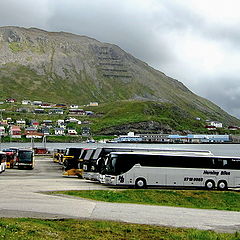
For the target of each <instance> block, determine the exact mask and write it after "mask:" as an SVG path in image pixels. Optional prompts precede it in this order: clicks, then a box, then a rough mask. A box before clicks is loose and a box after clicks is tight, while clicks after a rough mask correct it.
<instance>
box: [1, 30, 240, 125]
mask: <svg viewBox="0 0 240 240" xmlns="http://www.w3.org/2000/svg"><path fill="white" fill-rule="evenodd" d="M0 88H1V89H4V91H3V94H2V97H10V96H12V97H14V96H15V97H17V98H19V99H24V98H29V99H31V100H34V99H36V98H41V99H42V100H44V101H57V102H64V103H78V104H86V103H89V102H90V101H98V102H100V103H101V102H102V103H104V102H113V101H119V100H131V99H132V100H142V101H156V102H160V103H161V102H162V103H171V104H173V105H176V106H178V107H180V108H183V109H185V110H186V109H188V111H192V112H194V111H195V112H196V114H195V115H196V116H197V115H199V113H204V115H205V116H209V117H212V118H215V119H214V120H220V121H225V122H229V123H232V124H237V123H240V121H239V120H238V119H236V118H234V117H233V116H230V115H229V114H227V113H226V112H225V111H223V110H222V109H221V108H219V107H218V106H217V105H215V104H213V103H212V102H210V101H208V100H207V99H204V98H202V97H199V96H197V95H196V94H194V93H193V92H191V91H190V90H189V89H188V88H187V87H186V86H185V85H184V84H183V83H181V82H180V81H178V80H176V79H173V78H171V77H168V76H167V75H165V74H164V73H163V72H161V71H159V70H156V69H154V68H153V67H151V66H149V65H148V64H147V63H145V62H143V61H141V60H139V59H137V58H135V57H134V56H132V55H131V54H129V53H127V52H125V51H124V50H122V49H121V48H120V47H118V46H117V45H114V44H110V43H103V42H100V41H98V40H96V39H94V38H89V37H87V36H81V35H76V34H73V33H66V32H48V31H45V30H41V29H37V28H28V29H26V28H22V27H13V26H8V27H0ZM19 90H20V91H19Z"/></svg>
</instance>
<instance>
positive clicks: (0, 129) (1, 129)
mask: <svg viewBox="0 0 240 240" xmlns="http://www.w3.org/2000/svg"><path fill="white" fill-rule="evenodd" d="M4 134H5V127H3V126H0V136H3V135H4Z"/></svg>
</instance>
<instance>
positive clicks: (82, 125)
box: [0, 98, 240, 143]
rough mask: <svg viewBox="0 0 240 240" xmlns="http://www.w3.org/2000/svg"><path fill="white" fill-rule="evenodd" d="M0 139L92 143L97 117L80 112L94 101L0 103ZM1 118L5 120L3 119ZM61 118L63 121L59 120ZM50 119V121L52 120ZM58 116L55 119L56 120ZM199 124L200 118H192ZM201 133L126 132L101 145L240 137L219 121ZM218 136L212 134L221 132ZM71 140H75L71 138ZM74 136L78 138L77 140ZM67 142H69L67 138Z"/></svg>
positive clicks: (234, 140)
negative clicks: (80, 103) (60, 138)
mask: <svg viewBox="0 0 240 240" xmlns="http://www.w3.org/2000/svg"><path fill="white" fill-rule="evenodd" d="M1 106H5V107H6V109H5V108H0V114H1V115H0V116H1V119H0V120H1V121H0V136H1V138H2V141H20V142H21V141H27V139H29V141H31V139H36V140H40V139H43V138H44V139H45V140H44V141H46V140H47V139H48V138H47V137H48V136H52V137H58V136H72V137H73V139H72V140H70V141H81V140H83V141H84V140H86V141H88V142H95V140H94V135H93V134H92V132H91V119H93V118H94V117H97V116H96V114H95V113H94V111H88V110H83V108H84V107H93V108H94V107H98V106H99V103H98V102H90V103H89V104H88V105H84V106H82V107H83V108H80V107H79V106H78V105H76V104H71V105H66V104H59V103H56V104H50V103H45V102H42V101H30V100H22V101H21V102H17V100H16V99H14V98H8V99H5V100H4V101H0V107H1ZM14 113H17V115H16V116H14V118H15V119H12V118H11V117H8V115H10V114H14ZM27 113H32V114H33V115H34V116H35V119H24V118H25V116H26V114H27ZM3 116H5V117H3ZM41 116H45V118H46V116H49V119H42V120H37V119H41ZM61 116H64V117H65V118H64V119H62V118H61ZM52 117H54V120H53V118H52ZM58 117H59V118H58ZM195 120H196V121H200V120H201V119H200V118H196V119H195ZM205 122H206V125H205V128H206V131H208V132H209V133H205V134H197V133H196V134H193V133H191V134H186V135H184V134H162V133H134V132H128V134H127V135H119V136H116V135H115V136H111V137H110V138H109V139H108V137H109V136H105V137H103V139H105V140H104V141H102V140H101V139H100V141H101V142H111V143H113V142H116V143H117V142H119V143H121V142H122V143H124V142H128V143H129V142H135V143H141V142H142V143H239V142H240V136H239V135H238V134H235V132H238V131H239V129H240V128H239V127H238V126H226V127H224V126H223V124H222V123H221V122H219V121H211V120H206V121H205ZM224 130H226V131H227V133H226V132H224V133H222V134H221V133H219V132H217V133H216V132H215V131H222V132H223V131H224ZM74 137H75V138H74ZM76 137H82V138H81V139H79V138H76ZM68 140H69V139H68Z"/></svg>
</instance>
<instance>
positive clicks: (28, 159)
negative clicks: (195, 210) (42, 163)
mask: <svg viewBox="0 0 240 240" xmlns="http://www.w3.org/2000/svg"><path fill="white" fill-rule="evenodd" d="M17 165H18V168H19V169H21V168H28V169H33V168H34V151H33V150H31V149H19V151H18V156H17Z"/></svg>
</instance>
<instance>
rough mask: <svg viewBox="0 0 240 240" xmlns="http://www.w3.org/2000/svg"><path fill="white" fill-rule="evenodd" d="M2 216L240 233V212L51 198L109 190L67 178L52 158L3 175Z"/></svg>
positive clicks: (39, 158)
mask: <svg viewBox="0 0 240 240" xmlns="http://www.w3.org/2000/svg"><path fill="white" fill-rule="evenodd" d="M0 189H1V201H0V217H36V218H48V219H50V218H89V219H105V220H115V221H123V222H132V223H141V224H154V225H163V226H174V227H193V228H198V229H211V230H216V231H225V232H235V231H240V212H229V211H217V210H200V209H188V208H174V207H161V206H144V205H137V204H117V203H104V202H97V201H91V200H86V199H81V198H75V197H69V196H54V195H47V194H46V193H44V192H46V191H54V190H83V189H84V190H86V189H87V190H90V189H108V187H107V186H103V185H99V184H96V183H93V182H90V181H86V180H82V179H78V178H75V177H70V178H69V177H63V176H62V170H61V166H60V165H58V164H56V163H53V162H52V159H50V157H37V158H36V166H35V168H34V170H18V169H7V170H6V171H5V172H4V173H2V174H0Z"/></svg>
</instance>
